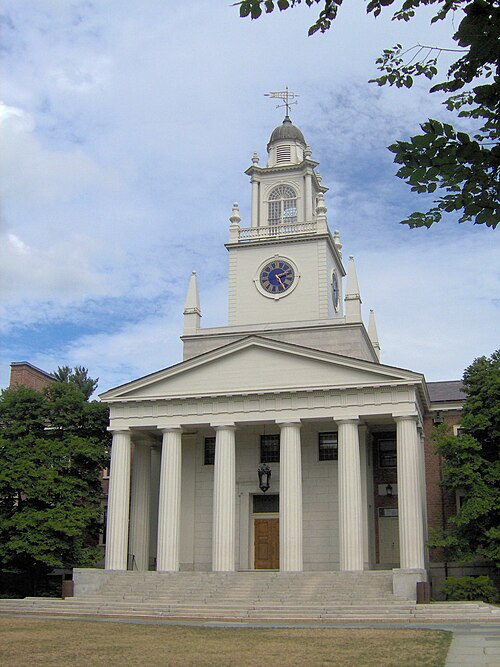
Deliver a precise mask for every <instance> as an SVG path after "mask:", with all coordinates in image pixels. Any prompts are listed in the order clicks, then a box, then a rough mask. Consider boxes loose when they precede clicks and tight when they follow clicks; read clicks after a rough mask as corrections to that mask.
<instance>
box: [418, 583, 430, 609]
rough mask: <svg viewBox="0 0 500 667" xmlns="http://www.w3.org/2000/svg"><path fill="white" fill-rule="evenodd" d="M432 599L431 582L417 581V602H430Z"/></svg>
mask: <svg viewBox="0 0 500 667" xmlns="http://www.w3.org/2000/svg"><path fill="white" fill-rule="evenodd" d="M430 601H431V582H430V581H417V604H429V602H430Z"/></svg>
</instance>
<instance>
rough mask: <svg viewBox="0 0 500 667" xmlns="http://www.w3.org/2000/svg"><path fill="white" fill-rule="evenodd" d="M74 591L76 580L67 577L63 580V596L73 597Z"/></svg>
mask: <svg viewBox="0 0 500 667" xmlns="http://www.w3.org/2000/svg"><path fill="white" fill-rule="evenodd" d="M73 591H74V582H73V579H65V580H64V581H63V582H62V597H63V598H72V597H73Z"/></svg>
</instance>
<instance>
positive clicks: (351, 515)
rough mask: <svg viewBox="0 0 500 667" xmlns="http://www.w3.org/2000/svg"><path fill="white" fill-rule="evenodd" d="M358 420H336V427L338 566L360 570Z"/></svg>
mask: <svg viewBox="0 0 500 667" xmlns="http://www.w3.org/2000/svg"><path fill="white" fill-rule="evenodd" d="M358 423H359V422H358V420H357V419H342V420H337V424H338V427H339V469H338V470H339V543H340V569H341V570H343V571H349V570H362V569H363V508H362V501H361V499H362V494H361V465H360V457H359V434H358Z"/></svg>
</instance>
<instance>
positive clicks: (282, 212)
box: [269, 185, 297, 227]
mask: <svg viewBox="0 0 500 667" xmlns="http://www.w3.org/2000/svg"><path fill="white" fill-rule="evenodd" d="M296 222H297V194H296V193H295V190H294V189H293V188H291V187H289V186H288V185H278V187H277V188H274V190H273V191H272V192H271V194H270V195H269V225H270V226H271V227H272V226H275V225H282V224H294V223H296Z"/></svg>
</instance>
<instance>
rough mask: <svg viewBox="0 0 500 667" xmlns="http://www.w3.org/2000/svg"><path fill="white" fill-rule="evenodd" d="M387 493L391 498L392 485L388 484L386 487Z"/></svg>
mask: <svg viewBox="0 0 500 667" xmlns="http://www.w3.org/2000/svg"><path fill="white" fill-rule="evenodd" d="M385 493H386V495H387V496H388V497H389V498H390V497H391V496H392V484H388V485H387V486H386V487H385Z"/></svg>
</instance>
